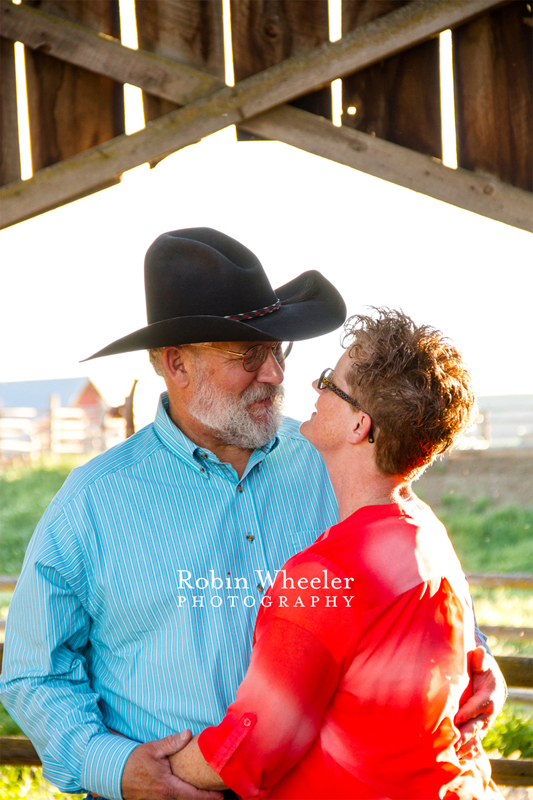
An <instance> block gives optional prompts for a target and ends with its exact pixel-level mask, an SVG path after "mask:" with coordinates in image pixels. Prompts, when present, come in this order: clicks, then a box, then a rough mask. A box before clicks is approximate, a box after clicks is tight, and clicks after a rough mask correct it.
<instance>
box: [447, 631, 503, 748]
mask: <svg viewBox="0 0 533 800" xmlns="http://www.w3.org/2000/svg"><path fill="white" fill-rule="evenodd" d="M470 671H471V673H472V688H473V694H472V696H471V697H469V699H468V700H467V701H466V703H464V705H462V706H461V707H460V708H459V711H458V712H457V714H456V715H455V719H454V722H455V724H456V726H457V727H458V728H459V732H460V734H461V736H460V738H459V740H458V741H457V742H456V744H455V749H456V751H457V755H458V756H459V758H464V757H465V756H467V755H468V754H470V755H474V754H475V751H476V750H477V748H478V745H479V741H480V739H479V737H480V736H481V734H482V733H483V731H486V730H487V728H489V727H490V725H492V723H493V722H494V720H495V718H496V717H497V715H498V714H499V713H500V711H501V709H502V707H503V704H504V702H505V681H504V679H503V675H502V673H501V671H500V668H499V667H498V665H497V663H496V661H495V660H494V659H493V658H492V656H490V655H489V654H488V653H487V651H486V650H485V649H484V648H483V647H481V646H480V647H476V649H475V650H474V652H473V653H472V661H471V664H470Z"/></svg>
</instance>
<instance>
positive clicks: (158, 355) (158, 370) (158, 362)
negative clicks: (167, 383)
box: [148, 347, 165, 378]
mask: <svg viewBox="0 0 533 800" xmlns="http://www.w3.org/2000/svg"><path fill="white" fill-rule="evenodd" d="M164 349H165V348H164V347H152V349H151V350H148V358H149V359H150V364H151V365H152V367H153V368H154V371H155V374H156V375H160V376H161V378H164V377H165V368H164V367H163V350H164Z"/></svg>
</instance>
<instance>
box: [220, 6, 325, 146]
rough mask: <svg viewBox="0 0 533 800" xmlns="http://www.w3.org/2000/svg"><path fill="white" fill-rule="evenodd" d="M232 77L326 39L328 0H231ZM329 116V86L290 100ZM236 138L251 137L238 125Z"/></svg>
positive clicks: (255, 70)
mask: <svg viewBox="0 0 533 800" xmlns="http://www.w3.org/2000/svg"><path fill="white" fill-rule="evenodd" d="M231 41H232V49H233V70H234V74H235V81H236V82H238V81H241V80H243V79H244V78H248V77H249V76H250V75H256V74H257V73H258V72H262V71H263V70H265V69H268V68H269V67H272V66H274V64H279V63H280V62H281V61H283V60H284V59H287V58H292V57H293V56H297V55H300V54H301V53H306V52H308V51H309V50H312V49H313V48H315V47H317V46H318V45H320V44H323V43H324V42H328V41H329V21H328V4H327V0H231ZM291 105H294V106H296V107H298V108H304V109H305V110H306V111H311V112H312V113H314V114H319V115H320V116H322V117H326V118H327V119H331V88H330V86H329V85H328V86H324V87H322V88H321V89H317V90H316V91H314V92H310V93H309V94H305V95H303V96H302V97H298V98H297V99H296V100H293V101H292V102H291ZM238 138H239V139H241V140H242V139H244V140H246V139H250V138H257V137H250V135H249V134H247V133H246V132H241V131H240V130H239V129H238Z"/></svg>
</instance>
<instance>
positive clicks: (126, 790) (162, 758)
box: [122, 731, 224, 800]
mask: <svg viewBox="0 0 533 800" xmlns="http://www.w3.org/2000/svg"><path fill="white" fill-rule="evenodd" d="M191 737H192V734H191V732H190V731H183V733H175V734H172V736H167V737H166V738H165V739H160V740H159V741H157V742H146V744H140V745H139V747H136V748H135V750H133V751H132V753H131V754H130V756H129V758H128V760H127V761H126V765H125V767H124V772H123V773H122V796H123V797H124V800H223V797H224V795H222V794H221V793H220V792H208V791H205V790H204V789H197V788H196V787H195V786H191V784H190V783H185V781H182V780H180V778H177V777H176V776H175V775H173V774H172V770H171V769H170V763H169V760H168V756H171V755H174V753H177V752H178V751H179V750H182V749H183V748H184V747H185V745H187V744H188V743H189V741H190V740H191Z"/></svg>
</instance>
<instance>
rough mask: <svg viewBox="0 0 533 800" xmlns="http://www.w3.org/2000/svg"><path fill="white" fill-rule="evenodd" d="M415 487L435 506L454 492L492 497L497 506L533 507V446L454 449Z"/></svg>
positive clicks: (417, 482)
mask: <svg viewBox="0 0 533 800" xmlns="http://www.w3.org/2000/svg"><path fill="white" fill-rule="evenodd" d="M413 488H414V490H415V492H416V493H417V494H418V493H420V495H421V496H422V497H423V499H424V500H425V501H426V503H429V505H430V506H434V507H435V506H439V505H440V504H441V498H442V497H443V495H450V494H457V495H462V496H464V497H467V498H470V499H475V498H478V497H489V498H490V499H491V500H492V502H493V505H495V506H507V505H520V506H533V448H529V447H527V448H526V447H524V448H518V447H517V448H513V449H506V450H490V449H489V450H454V451H453V452H452V453H450V454H449V455H447V456H445V457H444V458H443V459H442V461H437V462H435V463H434V464H432V465H431V467H429V469H428V470H427V471H426V472H425V473H424V474H423V475H422V477H421V478H420V479H419V480H418V481H416V483H415V484H414V485H413Z"/></svg>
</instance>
